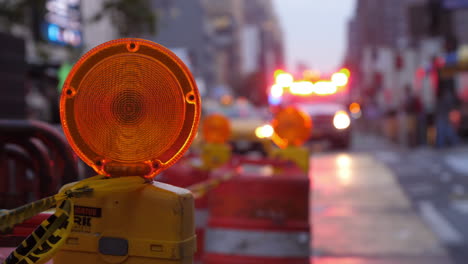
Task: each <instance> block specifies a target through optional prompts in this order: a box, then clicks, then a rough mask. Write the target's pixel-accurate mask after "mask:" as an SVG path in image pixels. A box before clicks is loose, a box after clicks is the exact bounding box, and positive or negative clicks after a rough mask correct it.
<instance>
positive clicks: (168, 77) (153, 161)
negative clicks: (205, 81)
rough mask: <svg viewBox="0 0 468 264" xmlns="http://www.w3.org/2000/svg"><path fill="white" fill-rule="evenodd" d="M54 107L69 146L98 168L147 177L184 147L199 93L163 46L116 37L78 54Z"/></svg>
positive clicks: (194, 121) (194, 122)
mask: <svg viewBox="0 0 468 264" xmlns="http://www.w3.org/2000/svg"><path fill="white" fill-rule="evenodd" d="M60 106H61V118H62V124H63V127H64V131H65V134H66V135H67V137H68V139H69V141H70V143H71V145H72V147H73V148H74V150H75V151H76V152H77V153H78V155H79V156H80V157H81V158H82V159H83V160H84V161H85V162H86V163H88V164H89V165H90V166H92V167H93V168H94V169H95V170H96V171H97V172H99V173H105V174H108V175H111V176H112V175H113V174H115V173H119V174H122V173H123V174H145V176H148V177H152V176H154V175H155V174H156V173H157V172H159V171H161V170H163V169H165V168H166V167H168V166H170V165H171V164H173V163H174V162H175V161H176V160H177V159H178V158H179V157H180V156H181V155H182V154H183V152H185V151H186V150H187V148H188V147H189V145H190V142H191V141H192V139H193V136H194V131H196V128H197V125H198V119H199V111H200V98H199V95H198V90H197V88H196V86H195V83H194V81H193V78H192V76H191V74H190V72H189V71H188V69H187V68H186V67H185V65H184V64H183V63H182V62H181V61H180V60H179V59H178V58H177V57H176V56H175V55H174V54H173V53H171V52H170V51H169V50H167V49H166V48H164V47H162V46H160V45H157V44H155V43H152V42H149V41H145V40H140V39H120V40H115V41H111V42H108V43H104V44H102V45H100V46H98V47H96V48H95V49H93V50H91V51H89V52H88V53H87V54H85V55H84V56H83V58H81V60H80V61H79V62H78V63H77V64H76V65H75V66H74V68H73V69H72V71H71V73H70V75H69V77H68V78H67V80H66V82H65V84H64V88H63V94H62V98H61V104H60Z"/></svg>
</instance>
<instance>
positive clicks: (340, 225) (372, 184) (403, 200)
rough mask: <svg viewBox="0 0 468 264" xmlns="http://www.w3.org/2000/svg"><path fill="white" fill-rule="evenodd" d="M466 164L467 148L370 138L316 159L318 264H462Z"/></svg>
mask: <svg viewBox="0 0 468 264" xmlns="http://www.w3.org/2000/svg"><path fill="white" fill-rule="evenodd" d="M467 160H468V147H467V146H460V147H456V148H450V149H443V150H436V149H433V148H429V147H424V148H422V147H421V148H416V149H411V150H408V149H402V148H399V147H397V146H395V145H394V144H392V143H389V142H387V141H386V140H385V139H383V138H379V137H375V136H369V135H365V136H364V135H360V136H355V137H354V142H353V148H352V149H351V151H349V152H343V153H340V152H320V153H316V154H314V155H313V158H312V168H311V174H312V175H313V179H314V187H313V188H314V195H313V206H312V214H313V225H314V233H313V236H314V242H313V251H314V256H315V263H379V264H380V263H452V262H451V260H453V263H465V261H464V260H466V258H467V255H466V254H467V253H466V248H467V247H468V245H467V242H468V230H467V229H466V227H465V226H466V223H467V221H468V195H467V193H466V191H468V177H467V175H468V163H467V162H466V161H467ZM447 256H449V257H447Z"/></svg>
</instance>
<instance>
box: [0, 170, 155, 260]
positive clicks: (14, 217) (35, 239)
mask: <svg viewBox="0 0 468 264" xmlns="http://www.w3.org/2000/svg"><path fill="white" fill-rule="evenodd" d="M146 182H147V181H146V180H145V179H143V178H141V177H122V178H108V177H105V176H102V175H98V176H95V177H91V178H88V179H85V180H82V181H79V182H76V183H71V184H68V185H66V186H64V187H63V188H62V189H61V190H60V191H59V193H58V194H56V195H54V196H51V197H47V198H45V199H42V200H39V201H37V202H34V203H31V204H28V205H24V206H21V207H19V208H17V209H14V210H7V211H6V212H2V213H1V214H0V232H4V231H6V230H9V229H11V228H13V227H14V226H15V225H16V224H19V223H22V222H23V221H25V220H27V219H29V218H31V217H32V216H34V215H36V214H38V213H40V212H43V211H45V210H47V209H49V208H51V207H53V206H55V205H56V204H59V206H58V207H57V209H56V210H55V213H54V214H53V215H51V216H50V217H49V218H48V219H47V220H44V221H43V222H42V223H41V225H40V226H38V227H37V228H36V230H34V232H33V233H32V234H31V235H30V236H28V237H27V238H26V239H25V240H24V241H23V242H22V243H21V244H20V245H19V246H18V247H17V248H16V250H15V251H13V252H12V253H11V254H10V255H9V256H8V257H7V258H6V259H5V261H4V262H3V264H23V263H24V264H41V263H45V262H47V261H48V260H50V258H52V256H53V255H54V253H55V252H56V251H57V250H58V249H59V248H60V246H61V245H62V244H63V242H64V241H65V240H66V238H67V237H68V235H69V234H70V232H71V227H72V224H73V214H74V207H73V198H75V197H82V196H85V195H89V196H93V197H99V196H106V195H110V194H112V193H115V192H131V191H136V190H138V189H139V188H142V187H143V186H144V183H146Z"/></svg>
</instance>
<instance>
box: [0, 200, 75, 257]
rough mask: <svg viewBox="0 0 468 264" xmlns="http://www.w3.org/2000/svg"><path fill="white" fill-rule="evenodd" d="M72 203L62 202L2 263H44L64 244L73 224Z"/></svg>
mask: <svg viewBox="0 0 468 264" xmlns="http://www.w3.org/2000/svg"><path fill="white" fill-rule="evenodd" d="M72 219H73V201H72V199H66V200H63V201H62V202H61V203H60V205H59V206H58V208H57V209H56V211H55V214H53V215H51V216H50V217H49V218H48V219H47V220H45V221H43V222H42V223H41V225H40V226H38V227H37V228H36V230H34V232H33V233H32V234H31V235H29V236H28V237H27V238H26V239H25V240H24V241H23V242H22V243H21V244H20V245H19V246H18V247H17V248H16V250H15V251H13V252H12V253H11V254H10V255H9V256H8V257H7V258H6V259H5V261H4V262H3V263H4V264H16V263H18V264H20V263H28V264H31V263H37V264H41V263H45V262H47V261H48V260H49V259H50V258H52V256H53V255H54V253H55V252H56V251H57V250H58V249H59V248H60V246H61V245H62V244H63V243H64V242H65V240H66V238H67V237H68V234H69V233H70V231H71V227H72V224H73V221H72Z"/></svg>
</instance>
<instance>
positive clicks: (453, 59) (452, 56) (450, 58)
mask: <svg viewBox="0 0 468 264" xmlns="http://www.w3.org/2000/svg"><path fill="white" fill-rule="evenodd" d="M457 62H458V54H457V52H456V51H455V52H451V53H448V54H447V55H446V56H445V64H446V65H448V66H453V65H456V64H457Z"/></svg>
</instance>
